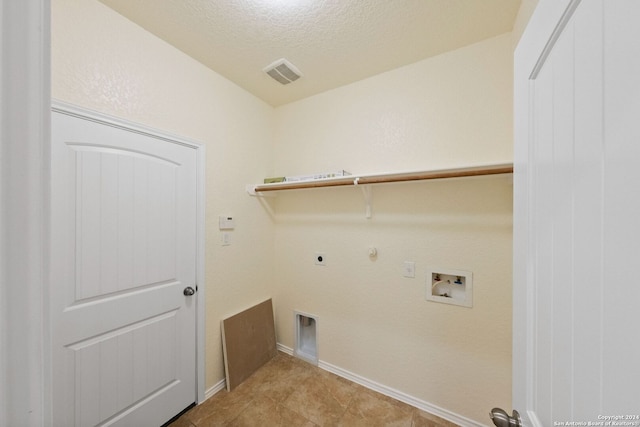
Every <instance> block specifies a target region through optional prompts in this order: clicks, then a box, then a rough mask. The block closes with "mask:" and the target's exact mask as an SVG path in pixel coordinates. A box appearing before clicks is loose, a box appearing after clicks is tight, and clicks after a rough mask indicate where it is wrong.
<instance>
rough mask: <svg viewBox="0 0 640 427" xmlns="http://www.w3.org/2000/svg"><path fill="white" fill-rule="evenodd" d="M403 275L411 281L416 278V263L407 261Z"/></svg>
mask: <svg viewBox="0 0 640 427" xmlns="http://www.w3.org/2000/svg"><path fill="white" fill-rule="evenodd" d="M402 275H403V276H404V277H409V278H411V279H413V278H415V277H416V263H415V262H413V261H405V262H404V266H403V268H402Z"/></svg>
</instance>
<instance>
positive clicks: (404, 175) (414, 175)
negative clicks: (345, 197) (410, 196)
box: [247, 163, 513, 195]
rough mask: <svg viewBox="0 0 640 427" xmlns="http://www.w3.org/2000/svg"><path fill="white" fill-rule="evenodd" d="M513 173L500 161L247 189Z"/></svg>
mask: <svg viewBox="0 0 640 427" xmlns="http://www.w3.org/2000/svg"><path fill="white" fill-rule="evenodd" d="M509 173H513V163H500V164H492V165H484V166H473V167H466V168H453V169H438V170H431V171H420V172H401V173H384V174H375V175H349V176H343V177H338V178H326V179H317V180H313V181H295V182H279V183H273V184H259V185H255V186H253V187H249V188H248V189H247V190H248V191H249V193H250V194H252V195H257V193H264V192H269V191H283V190H300V189H306V188H322V187H339V186H348V185H367V184H383V183H389V182H408V181H424V180H428V179H445V178H464V177H472V176H483V175H497V174H509Z"/></svg>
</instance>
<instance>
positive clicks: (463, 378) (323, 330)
mask: <svg viewBox="0 0 640 427" xmlns="http://www.w3.org/2000/svg"><path fill="white" fill-rule="evenodd" d="M511 63H512V47H511V35H510V34H505V35H503V36H500V37H497V38H493V39H490V40H487V41H485V42H481V43H478V44H475V45H472V46H469V47H466V48H463V49H460V50H457V51H454V52H450V53H447V54H444V55H441V56H438V57H435V58H432V59H427V60H425V61H422V62H419V63H416V64H413V65H410V66H407V67H403V68H400V69H397V70H394V71H391V72H388V73H385V74H382V75H379V76H376V77H373V78H370V79H367V80H364V81H361V82H358V83H355V84H352V85H349V86H345V87H342V88H338V89H335V90H333V91H329V92H326V93H323V94H320V95H317V96H315V97H312V98H308V99H306V100H302V101H299V102H296V103H292V104H288V105H286V106H283V107H280V108H278V109H276V122H277V125H276V133H275V157H274V162H275V169H274V174H275V175H281V174H284V175H288V174H299V173H314V172H322V171H329V170H334V169H346V170H348V171H350V172H352V173H376V172H387V171H391V172H395V171H406V170H421V169H431V168H442V167H450V166H465V165H474V164H480V163H490V162H510V161H511V160H512V151H511V150H512V113H511V110H512V72H511V70H512V66H511ZM511 193H512V186H511V183H510V180H509V178H508V177H494V178H472V179H464V180H449V181H430V182H421V183H411V184H387V185H379V186H375V187H373V218H372V219H369V220H368V219H366V218H365V215H364V209H365V208H364V203H363V197H362V195H361V194H360V191H359V190H358V189H357V188H337V189H336V188H334V189H322V190H307V191H295V192H286V193H285V192H281V193H280V194H278V196H277V198H276V199H274V200H270V201H269V202H268V203H269V207H270V208H271V209H273V210H274V211H275V215H274V217H275V219H276V223H277V229H276V242H275V253H276V263H275V272H276V273H275V278H276V280H275V283H276V284H275V291H274V299H275V302H276V303H275V306H276V311H277V313H276V319H277V320H276V321H277V328H276V329H277V331H278V341H279V342H281V343H283V344H285V345H286V346H289V347H293V345H294V338H293V333H294V332H293V320H292V319H293V310H301V311H304V312H309V313H311V314H315V315H317V316H319V356H320V359H321V360H323V361H325V362H328V363H330V364H333V365H336V366H339V367H340V368H342V369H346V370H348V371H350V372H352V373H355V374H357V375H360V376H363V377H365V378H368V379H370V380H373V381H376V382H378V383H380V384H383V385H385V386H388V387H391V388H394V389H396V390H399V391H401V392H404V393H407V394H409V395H411V396H413V397H415V398H418V399H421V400H423V401H425V402H428V403H431V404H434V405H437V406H440V407H442V408H445V409H448V410H450V411H453V412H455V413H458V414H460V415H463V416H466V417H468V418H471V419H474V420H476V421H478V422H481V423H484V424H487V423H488V418H487V413H488V411H489V410H490V409H491V408H492V407H495V406H501V407H505V408H510V407H511V239H512V194H511ZM370 246H374V247H376V248H377V249H378V253H379V254H378V257H377V259H376V260H374V261H372V260H370V259H369V256H368V251H367V249H368V247H370ZM316 251H323V252H325V253H326V257H327V266H326V267H318V266H316V265H314V262H313V261H314V260H313V255H314V253H315V252H316ZM404 261H414V262H415V263H416V278H415V279H409V278H404V277H402V265H403V262H404ZM429 266H439V267H442V268H452V269H462V270H471V271H472V272H473V278H474V288H475V292H474V303H473V308H470V309H469V308H463V307H458V306H453V305H444V304H440V303H433V302H427V301H425V298H424V293H425V283H426V274H425V271H426V269H427V267H429Z"/></svg>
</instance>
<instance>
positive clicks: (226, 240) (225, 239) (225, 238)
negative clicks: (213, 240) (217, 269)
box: [220, 232, 231, 246]
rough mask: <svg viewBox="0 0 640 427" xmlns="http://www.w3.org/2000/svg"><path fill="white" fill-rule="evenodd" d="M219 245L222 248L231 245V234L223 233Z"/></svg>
mask: <svg viewBox="0 0 640 427" xmlns="http://www.w3.org/2000/svg"><path fill="white" fill-rule="evenodd" d="M220 243H221V245H222V246H229V245H230V244H231V233H227V232H223V233H222V236H221V238H220Z"/></svg>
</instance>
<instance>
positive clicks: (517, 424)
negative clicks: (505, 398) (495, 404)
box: [489, 408, 522, 427]
mask: <svg viewBox="0 0 640 427" xmlns="http://www.w3.org/2000/svg"><path fill="white" fill-rule="evenodd" d="M489 416H490V417H491V421H493V424H494V425H495V426H496V427H522V420H521V419H520V414H519V413H518V411H516V410H515V409H514V410H513V415H512V416H509V415H508V414H507V413H506V412H505V411H504V409H501V408H493V409H492V410H491V412H490V413H489Z"/></svg>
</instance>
